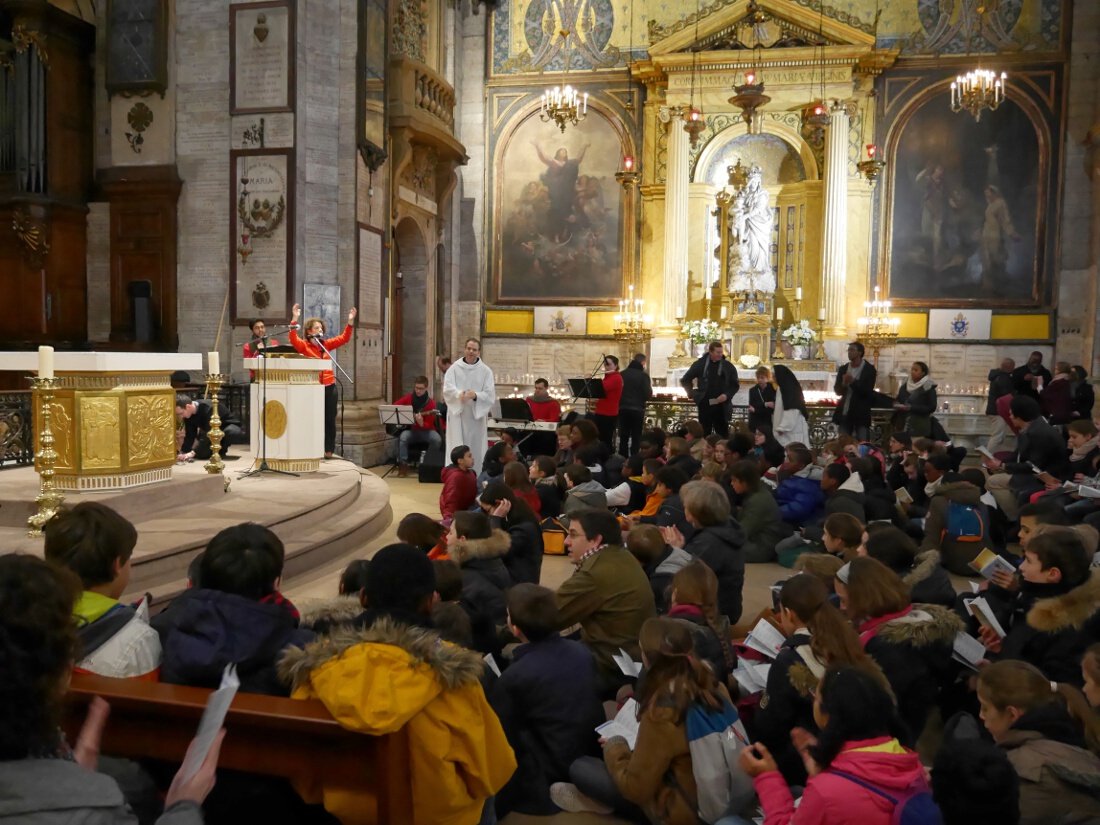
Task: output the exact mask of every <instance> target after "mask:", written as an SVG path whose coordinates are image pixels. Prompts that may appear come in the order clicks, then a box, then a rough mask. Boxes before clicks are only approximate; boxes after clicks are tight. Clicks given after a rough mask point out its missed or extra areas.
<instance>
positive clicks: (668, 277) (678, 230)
mask: <svg viewBox="0 0 1100 825" xmlns="http://www.w3.org/2000/svg"><path fill="white" fill-rule="evenodd" d="M661 120H662V121H663V122H665V123H667V124H668V167H667V170H666V173H665V268H664V273H665V277H664V296H663V297H664V304H663V306H664V309H663V312H662V320H663V321H664V323H665V324H667V325H669V326H671V325H673V324H674V323H675V320H676V309H677V307H683V308H684V310H685V311H686V310H687V300H688V294H687V270H688V226H687V220H688V136H687V132H685V131H684V124H683V121H682V120H681V119H680V112H679V109H678V108H671V109H662V110H661Z"/></svg>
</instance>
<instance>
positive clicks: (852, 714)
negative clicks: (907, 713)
mask: <svg viewBox="0 0 1100 825" xmlns="http://www.w3.org/2000/svg"><path fill="white" fill-rule="evenodd" d="M817 698H818V701H819V702H821V708H822V710H823V711H825V713H826V714H827V715H828V717H829V721H828V723H827V724H826V725H825V727H824V728H823V729H822V731H821V733H820V734H819V735H818V737H817V744H816V745H811V746H810V753H811V755H812V756H813V758H814V759H815V760H816V761H817V764H818V765H820V766H821V767H822V769H825V768H827V767H829V765H831V764H832V762H833V760H834V759H836V757H837V756H838V755H839V754H840V751H841V750H842V749H843V748H844V744H845V743H846V742H852V741H857V740H860V739H874V738H875V737H878V736H892V737H894V738H895V739H897V740H899V741H901V742H907V741H909V731H908V730H907V729H906V727H905V725H904V723H903V722H902V721H901V717H899V716H898V711H897V707H896V706H895V705H894V697H893V696H891V695H890V694H889V693H888V690H887V688H886V687H884V686H883V684H882V679H881V677H879V678H876V677H875V675H873V674H872V673H870V672H869V671H867V670H865V669H863V668H857V667H839V668H830V669H829V670H828V671H826V672H825V676H824V677H822V679H821V684H820V685H819V686H818V690H817Z"/></svg>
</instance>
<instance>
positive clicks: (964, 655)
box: [951, 630, 985, 671]
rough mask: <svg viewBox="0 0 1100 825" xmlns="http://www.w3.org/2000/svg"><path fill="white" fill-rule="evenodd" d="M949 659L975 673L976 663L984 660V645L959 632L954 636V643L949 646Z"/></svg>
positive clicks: (967, 634)
mask: <svg viewBox="0 0 1100 825" xmlns="http://www.w3.org/2000/svg"><path fill="white" fill-rule="evenodd" d="M951 658H952V659H954V660H955V661H956V662H960V663H961V664H964V665H966V666H967V667H968V668H970V669H971V670H974V671H976V670H977V669H978V662H980V661H981V660H982V659H984V658H985V645H983V644H982V643H981V642H979V641H978V640H977V639H975V638H974V637H973V636H971V635H970V634H969V633H963V632H962V631H961V630H960V631H959V632H958V633H956V634H955V642H954V644H953V645H952V646H951Z"/></svg>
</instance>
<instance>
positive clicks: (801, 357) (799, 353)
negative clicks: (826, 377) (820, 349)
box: [791, 344, 810, 361]
mask: <svg viewBox="0 0 1100 825" xmlns="http://www.w3.org/2000/svg"><path fill="white" fill-rule="evenodd" d="M791 357H792V358H794V360H795V361H805V360H806V359H808V358H809V357H810V348H809V346H807V345H806V344H792V345H791Z"/></svg>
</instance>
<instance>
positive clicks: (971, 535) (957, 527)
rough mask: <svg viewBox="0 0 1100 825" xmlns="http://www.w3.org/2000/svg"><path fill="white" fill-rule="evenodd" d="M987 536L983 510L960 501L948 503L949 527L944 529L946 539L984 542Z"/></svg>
mask: <svg viewBox="0 0 1100 825" xmlns="http://www.w3.org/2000/svg"><path fill="white" fill-rule="evenodd" d="M984 536H985V519H984V518H982V513H981V510H979V509H978V508H977V507H973V506H971V505H969V504H962V503H960V502H958V501H949V502H947V525H946V526H945V527H944V529H943V537H942V538H944V539H950V540H952V541H962V542H973V541H982V540H983V537H984Z"/></svg>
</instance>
